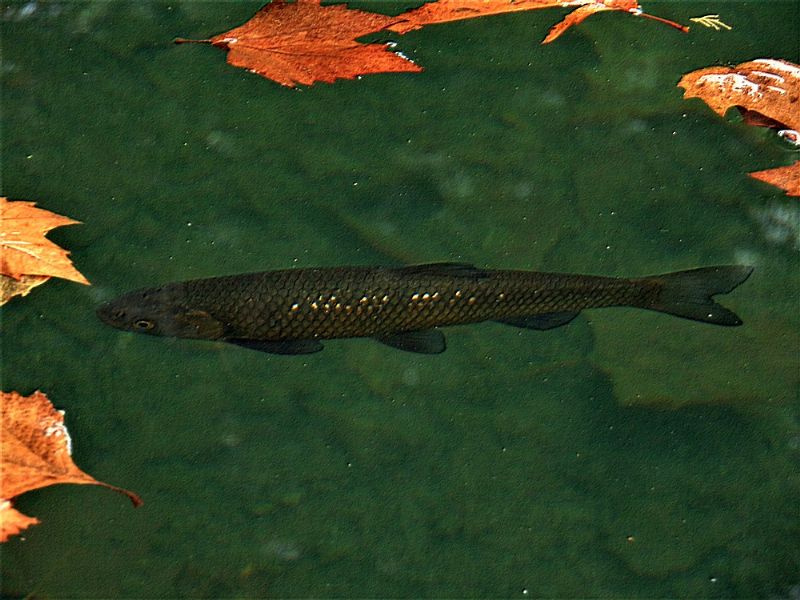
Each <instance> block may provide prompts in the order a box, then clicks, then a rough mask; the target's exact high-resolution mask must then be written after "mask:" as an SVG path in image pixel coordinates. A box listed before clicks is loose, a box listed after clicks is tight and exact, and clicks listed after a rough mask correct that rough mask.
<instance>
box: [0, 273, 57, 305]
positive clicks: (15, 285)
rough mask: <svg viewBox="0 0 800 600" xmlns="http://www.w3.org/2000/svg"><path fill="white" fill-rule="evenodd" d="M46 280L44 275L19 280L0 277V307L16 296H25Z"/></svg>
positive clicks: (24, 276)
mask: <svg viewBox="0 0 800 600" xmlns="http://www.w3.org/2000/svg"><path fill="white" fill-rule="evenodd" d="M48 279H50V278H49V277H47V276H45V275H23V276H22V277H20V278H19V279H14V278H13V277H8V276H7V275H0V306H2V305H3V304H5V303H6V302H8V301H9V300H11V299H12V298H14V297H16V296H27V295H28V294H30V292H31V290H32V289H33V288H35V287H36V286H39V285H42V284H43V283H44V282H45V281H47V280H48Z"/></svg>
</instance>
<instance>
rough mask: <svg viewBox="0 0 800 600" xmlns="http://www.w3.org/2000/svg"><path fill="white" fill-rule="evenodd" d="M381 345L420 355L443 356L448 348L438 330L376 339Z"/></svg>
mask: <svg viewBox="0 0 800 600" xmlns="http://www.w3.org/2000/svg"><path fill="white" fill-rule="evenodd" d="M375 339H376V340H378V341H379V342H380V343H381V344H386V345H387V346H391V347H392V348H397V349H398V350H405V351H406V352H418V353H420V354H441V353H442V352H444V351H445V349H446V348H447V343H446V342H445V339H444V334H443V333H442V332H441V331H439V330H438V329H426V330H424V331H405V332H403V333H394V334H391V335H384V336H381V337H377V338H375Z"/></svg>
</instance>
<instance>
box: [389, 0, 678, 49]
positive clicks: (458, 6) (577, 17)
mask: <svg viewBox="0 0 800 600" xmlns="http://www.w3.org/2000/svg"><path fill="white" fill-rule="evenodd" d="M562 6H570V7H572V6H577V7H578V8H577V9H576V10H574V11H572V12H571V13H569V14H568V15H567V16H566V17H565V18H564V20H563V21H561V22H560V23H558V24H556V25H554V26H553V27H552V28H551V29H550V32H549V33H548V34H547V37H545V38H544V40H542V43H543V44H549V43H550V42H552V41H553V40H555V39H556V38H558V37H559V36H560V35H561V34H562V33H564V32H565V31H566V30H567V29H569V28H570V27H572V26H573V25H577V24H578V23H580V22H581V21H583V20H584V19H586V18H587V17H588V16H589V15H592V14H594V13H596V12H601V11H606V10H618V11H623V12H627V13H631V14H634V15H637V16H641V17H647V18H649V19H654V20H656V21H660V22H662V23H666V24H668V25H670V26H672V27H675V28H677V29H680V30H681V31H684V32H686V31H688V29H687V28H686V27H684V26H682V25H679V24H678V23H674V22H672V21H668V20H666V19H662V18H660V17H654V16H652V15H648V14H646V13H643V12H642V9H641V7H640V6H639V3H638V2H636V0H573V1H572V2H563V1H561V2H559V1H554V0H513V1H509V0H438V1H436V2H428V3H427V4H423V5H422V6H420V7H419V8H416V9H414V10H410V11H408V12H406V13H403V14H401V15H398V16H397V20H398V22H397V23H395V24H393V25H391V26H389V29H390V30H391V31H395V32H397V33H407V32H409V31H413V30H414V29H420V28H421V27H424V26H426V25H432V24H435V23H447V22H450V21H461V20H463V19H473V18H475V17H485V16H488V15H497V14H501V13H509V12H518V11H521V10H535V9H538V8H553V7H562Z"/></svg>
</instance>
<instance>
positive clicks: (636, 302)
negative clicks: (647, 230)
mask: <svg viewBox="0 0 800 600" xmlns="http://www.w3.org/2000/svg"><path fill="white" fill-rule="evenodd" d="M751 271H752V268H751V267H744V266H718V267H705V268H700V269H693V270H690V271H680V272H677V273H669V274H665V275H656V276H650V277H640V278H634V279H628V278H617V277H599V276H592V275H575V274H567V273H539V272H533V271H510V270H489V269H479V268H475V267H473V266H472V265H467V264H460V263H437V264H429V265H419V266H410V267H401V268H391V267H333V268H312V269H290V270H282V271H266V272H261V273H250V274H243V275H231V276H226V277H213V278H207V279H195V280H190V281H183V282H177V283H169V284H166V285H163V286H160V287H156V288H148V289H143V290H137V291H135V292H130V293H128V294H125V295H123V296H120V297H119V298H117V299H115V300H112V301H111V302H109V303H106V304H104V305H103V306H101V307H100V308H99V309H98V311H97V314H98V316H99V317H100V318H101V319H102V320H103V321H104V322H106V323H108V324H109V325H112V326H113V327H116V328H119V329H123V330H129V331H139V332H142V333H148V334H151V335H162V336H170V337H181V338H192V339H206V340H222V341H227V342H231V343H233V344H237V345H240V346H245V347H249V348H253V349H256V350H261V351H265V352H271V353H277V354H305V353H310V352H315V351H317V350H320V349H322V344H321V342H320V340H325V339H334V338H355V337H371V338H376V339H377V340H379V341H381V342H383V343H385V344H388V345H390V346H393V347H396V348H399V349H402V350H409V351H414V352H422V353H430V354H434V353H438V352H442V351H444V349H445V340H444V335H443V334H442V332H441V331H440V330H439V329H438V328H439V327H443V326H447V325H459V324H468V323H478V322H481V321H490V320H492V321H500V322H502V323H506V324H509V325H514V326H517V327H525V328H532V329H550V328H552V327H557V326H559V325H563V324H566V323H567V322H569V321H570V320H571V319H572V318H574V317H575V316H576V315H577V314H578V313H579V312H580V311H582V310H584V309H587V308H602V307H610V306H629V307H637V308H644V309H649V310H656V311H661V312H666V313H670V314H673V315H677V316H680V317H684V318H688V319H693V320H697V321H703V322H707V323H713V324H717V325H729V326H732V325H740V324H741V320H740V319H739V318H738V317H737V316H736V315H735V314H734V313H733V312H731V311H729V310H728V309H726V308H724V307H722V306H721V305H719V304H717V303H716V302H714V300H712V299H711V296H713V295H716V294H722V293H726V292H729V291H731V290H732V289H733V288H735V287H736V286H737V285H739V284H740V283H742V282H743V281H744V280H745V279H747V277H748V276H749V275H750V273H751Z"/></svg>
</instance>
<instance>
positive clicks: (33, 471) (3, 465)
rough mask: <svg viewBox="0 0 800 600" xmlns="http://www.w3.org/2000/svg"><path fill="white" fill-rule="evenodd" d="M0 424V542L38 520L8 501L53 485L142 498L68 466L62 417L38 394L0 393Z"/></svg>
mask: <svg viewBox="0 0 800 600" xmlns="http://www.w3.org/2000/svg"><path fill="white" fill-rule="evenodd" d="M0 398H1V399H2V407H0V408H2V410H0V414H1V415H2V423H1V424H0V490H2V498H0V520H1V522H0V530H2V534H0V542H5V541H6V540H8V537H9V536H10V535H14V534H15V533H18V532H19V531H21V530H23V529H25V528H26V527H28V526H30V525H33V524H35V523H38V520H36V519H34V518H31V517H26V516H25V515H23V514H21V513H20V512H18V511H16V510H15V509H13V508H12V507H11V502H10V501H11V499H12V498H14V497H16V496H19V495H20V494H23V493H25V492H28V491H30V490H35V489H39V488H42V487H46V486H48V485H54V484H56V483H78V484H93V485H101V486H103V487H107V488H109V489H112V490H114V491H116V492H120V493H122V494H125V495H126V496H128V498H130V500H131V502H133V505H134V506H139V505H141V504H142V500H141V498H139V496H137V495H136V494H134V493H133V492H129V491H128V490H124V489H122V488H118V487H115V486H113V485H109V484H107V483H103V482H102V481H97V480H96V479H94V478H93V477H91V476H89V475H87V474H86V473H84V472H83V471H81V470H80V469H79V468H78V467H77V466H75V463H74V462H72V457H71V456H70V455H71V453H72V442H71V440H70V437H69V433H68V432H67V428H66V426H65V425H64V414H63V412H61V411H57V410H56V409H55V408H53V405H52V404H51V403H50V401H49V400H48V399H47V396H45V395H44V394H43V393H42V392H38V391H37V392H34V393H33V394H31V395H30V396H21V395H20V394H18V393H17V392H2V393H1V395H0Z"/></svg>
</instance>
